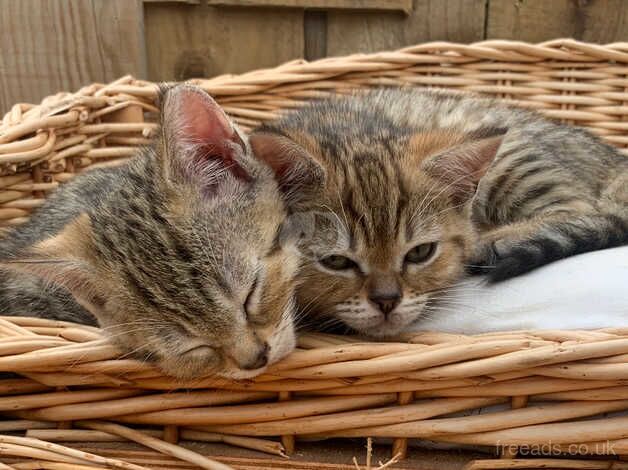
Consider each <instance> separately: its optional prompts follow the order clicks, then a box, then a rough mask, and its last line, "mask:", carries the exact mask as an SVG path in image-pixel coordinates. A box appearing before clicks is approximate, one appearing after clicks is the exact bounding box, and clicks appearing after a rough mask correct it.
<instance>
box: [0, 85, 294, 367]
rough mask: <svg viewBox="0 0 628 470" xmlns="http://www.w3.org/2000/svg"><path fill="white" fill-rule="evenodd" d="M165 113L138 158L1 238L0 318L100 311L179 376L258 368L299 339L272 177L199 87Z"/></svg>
mask: <svg viewBox="0 0 628 470" xmlns="http://www.w3.org/2000/svg"><path fill="white" fill-rule="evenodd" d="M161 116H162V126H161V131H160V133H159V135H158V136H157V137H156V138H155V140H154V142H153V144H152V145H151V146H150V147H148V148H145V149H143V150H141V151H140V152H139V154H138V156H137V157H136V158H134V159H133V160H131V161H130V162H129V163H126V164H123V165H121V166H118V167H115V168H106V169H96V170H92V171H89V172H87V173H86V174H84V175H82V176H79V177H77V178H76V179H75V180H73V181H72V182H70V183H68V184H66V185H64V186H62V187H61V188H60V189H59V190H58V191H57V192H56V193H55V194H53V195H52V196H51V197H50V198H49V199H48V201H47V202H46V203H45V205H44V206H43V207H42V208H41V209H40V210H39V211H38V212H37V213H36V214H35V215H33V217H32V218H31V219H30V220H29V221H28V222H27V223H26V224H24V225H23V226H20V227H18V228H16V229H14V230H13V231H12V232H10V233H9V234H8V235H7V236H6V237H5V238H4V239H3V240H1V241H0V254H1V257H2V261H3V263H2V266H3V268H4V271H1V270H0V313H1V314H4V315H36V316H40V317H46V318H55V319H62V320H70V321H78V322H82V323H90V324H96V320H97V321H98V324H100V325H101V326H102V327H103V328H105V330H106V331H107V332H108V333H109V334H110V336H111V338H112V339H113V340H114V341H115V342H116V343H117V344H119V345H120V346H121V347H122V348H123V349H124V350H125V351H127V352H129V353H131V354H133V355H134V356H136V357H138V358H142V359H145V360H150V361H152V362H155V363H156V365H157V366H158V367H160V368H161V369H162V370H163V371H164V372H165V373H167V374H169V375H172V376H175V377H180V378H192V377H197V376H199V375H200V374H208V373H216V374H219V375H222V376H226V377H234V378H241V377H248V376H252V375H256V374H259V373H260V372H261V371H263V370H264V368H265V366H266V365H267V364H268V363H272V362H274V361H276V360H278V359H279V358H281V357H282V356H284V355H286V354H287V353H288V352H290V351H291V350H292V349H293V347H294V344H295V338H294V329H293V317H292V313H293V303H294V301H293V279H294V275H295V273H296V270H297V268H298V252H297V251H296V249H294V247H292V248H291V247H290V245H289V244H286V243H284V244H282V245H281V246H279V245H278V243H277V238H278V237H277V234H278V232H279V230H280V228H281V225H282V222H283V219H284V217H285V208H284V204H283V202H282V198H281V194H280V192H279V191H278V188H277V183H276V181H275V180H274V177H273V174H272V172H271V171H270V169H269V168H268V167H266V165H264V164H263V163H261V162H259V161H257V160H255V159H254V158H253V157H252V156H251V152H250V148H249V145H248V142H247V139H246V137H245V136H244V135H243V134H242V133H241V132H240V131H239V130H238V129H237V128H236V127H234V125H233V124H232V123H231V122H230V121H229V119H228V118H227V116H226V115H225V114H224V112H223V111H222V110H221V109H220V108H219V106H218V105H217V104H216V103H215V102H214V101H213V100H212V99H211V98H210V97H209V95H207V94H206V93H205V92H204V91H202V90H201V89H200V88H196V87H192V86H189V85H180V86H177V87H174V88H170V89H169V90H166V91H165V92H164V93H163V95H162V97H161Z"/></svg>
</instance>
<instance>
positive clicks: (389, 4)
mask: <svg viewBox="0 0 628 470" xmlns="http://www.w3.org/2000/svg"><path fill="white" fill-rule="evenodd" d="M207 3H209V4H210V5H231V6H242V7H244V6H252V7H259V6H267V7H282V8H318V9H324V10H330V9H336V8H339V9H346V10H397V11H403V12H405V13H410V11H412V0H207Z"/></svg>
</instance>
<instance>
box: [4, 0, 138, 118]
mask: <svg viewBox="0 0 628 470" xmlns="http://www.w3.org/2000/svg"><path fill="white" fill-rule="evenodd" d="M0 12H1V14H0V44H2V46H1V48H2V53H1V54H0V113H2V114H4V112H6V111H8V109H9V108H10V107H11V106H12V105H13V104H15V103H17V102H31V103H38V102H39V101H41V99H42V98H44V97H45V96H47V95H50V94H53V93H57V92H59V91H68V90H76V89H78V88H80V87H81V86H83V85H87V84H89V83H92V82H106V81H110V80H114V79H116V78H118V77H120V76H122V75H125V74H129V73H130V74H133V75H136V76H139V77H144V76H145V74H146V66H145V59H144V56H145V53H144V33H143V29H142V28H143V21H142V4H141V2H140V1H139V0H74V1H67V0H45V1H44V0H19V1H15V0H0Z"/></svg>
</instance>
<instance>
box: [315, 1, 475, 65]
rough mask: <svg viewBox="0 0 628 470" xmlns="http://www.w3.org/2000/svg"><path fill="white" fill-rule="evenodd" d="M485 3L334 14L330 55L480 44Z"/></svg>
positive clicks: (447, 3) (426, 4)
mask: <svg viewBox="0 0 628 470" xmlns="http://www.w3.org/2000/svg"><path fill="white" fill-rule="evenodd" d="M484 16H485V0H448V1H442V0H416V1H415V2H414V8H413V10H412V12H411V13H410V15H408V16H406V15H404V14H402V13H395V12H392V13H382V12H378V13H372V12H371V13H368V12H360V13H356V12H346V11H330V12H329V13H328V25H327V54H328V55H346V54H353V53H356V52H376V51H382V50H388V49H397V48H399V47H403V46H410V45H413V44H417V43H420V42H425V41H430V40H432V41H434V40H444V41H456V42H473V41H480V40H482V39H483V38H484Z"/></svg>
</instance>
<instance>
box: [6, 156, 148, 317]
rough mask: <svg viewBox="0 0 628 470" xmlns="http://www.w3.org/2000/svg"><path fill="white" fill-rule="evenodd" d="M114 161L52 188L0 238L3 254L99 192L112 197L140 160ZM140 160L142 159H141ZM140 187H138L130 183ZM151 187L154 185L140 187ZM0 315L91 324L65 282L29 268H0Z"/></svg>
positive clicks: (91, 207)
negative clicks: (25, 218)
mask: <svg viewBox="0 0 628 470" xmlns="http://www.w3.org/2000/svg"><path fill="white" fill-rule="evenodd" d="M146 158H147V157H145V156H144V157H138V158H137V159H136V160H137V161H133V162H132V164H127V165H122V166H118V167H111V168H102V169H96V170H92V171H89V172H88V173H86V174H85V175H82V176H81V177H79V178H76V179H75V180H73V181H71V182H69V183H67V184H65V185H64V186H62V187H61V188H60V189H59V190H58V191H55V193H53V194H52V195H51V196H50V197H49V198H48V199H47V201H46V202H45V203H44V205H43V206H42V207H41V208H40V209H39V210H38V211H37V214H36V216H34V217H32V218H31V219H29V220H28V221H27V222H26V223H25V224H24V225H22V226H20V227H19V228H18V229H13V230H12V231H10V232H8V233H7V234H6V235H5V236H4V237H3V238H2V239H0V253H2V257H3V258H8V257H11V255H13V254H14V255H17V254H18V253H21V252H23V251H24V250H26V249H28V248H30V247H31V246H33V245H35V244H37V243H39V242H42V241H44V240H46V239H48V238H50V237H53V236H55V235H58V234H59V233H60V232H61V231H62V230H63V229H64V228H65V227H66V225H67V224H68V223H70V222H71V221H72V220H74V219H75V218H76V217H78V216H79V215H80V214H81V213H84V212H89V211H92V212H93V211H96V212H97V211H98V209H97V207H98V205H99V204H98V203H99V201H101V200H102V199H103V198H117V197H118V196H119V195H118V194H117V193H116V192H115V188H116V187H117V186H118V185H119V187H120V188H131V190H133V189H134V188H135V187H136V185H135V184H133V183H132V181H129V176H128V175H130V174H131V173H137V168H138V166H141V165H139V163H140V160H145V159H146ZM144 164H145V162H144ZM136 189H137V190H139V191H142V190H143V188H136ZM145 190H146V191H149V192H153V191H154V190H155V189H154V188H146V189H145ZM0 315H12V316H15V315H18V316H36V317H42V318H51V319H56V320H65V321H72V322H76V323H84V324H88V325H97V320H96V318H95V317H94V316H93V315H92V314H91V313H89V311H87V310H86V309H85V308H84V307H82V306H81V305H80V304H79V303H78V302H77V301H76V300H75V299H74V297H73V296H72V294H71V293H70V292H69V291H68V290H67V289H65V288H63V287H61V286H59V285H56V284H54V283H51V282H50V281H47V280H44V279H42V278H40V277H36V276H34V275H32V274H28V273H21V272H17V271H10V270H7V269H0Z"/></svg>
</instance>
